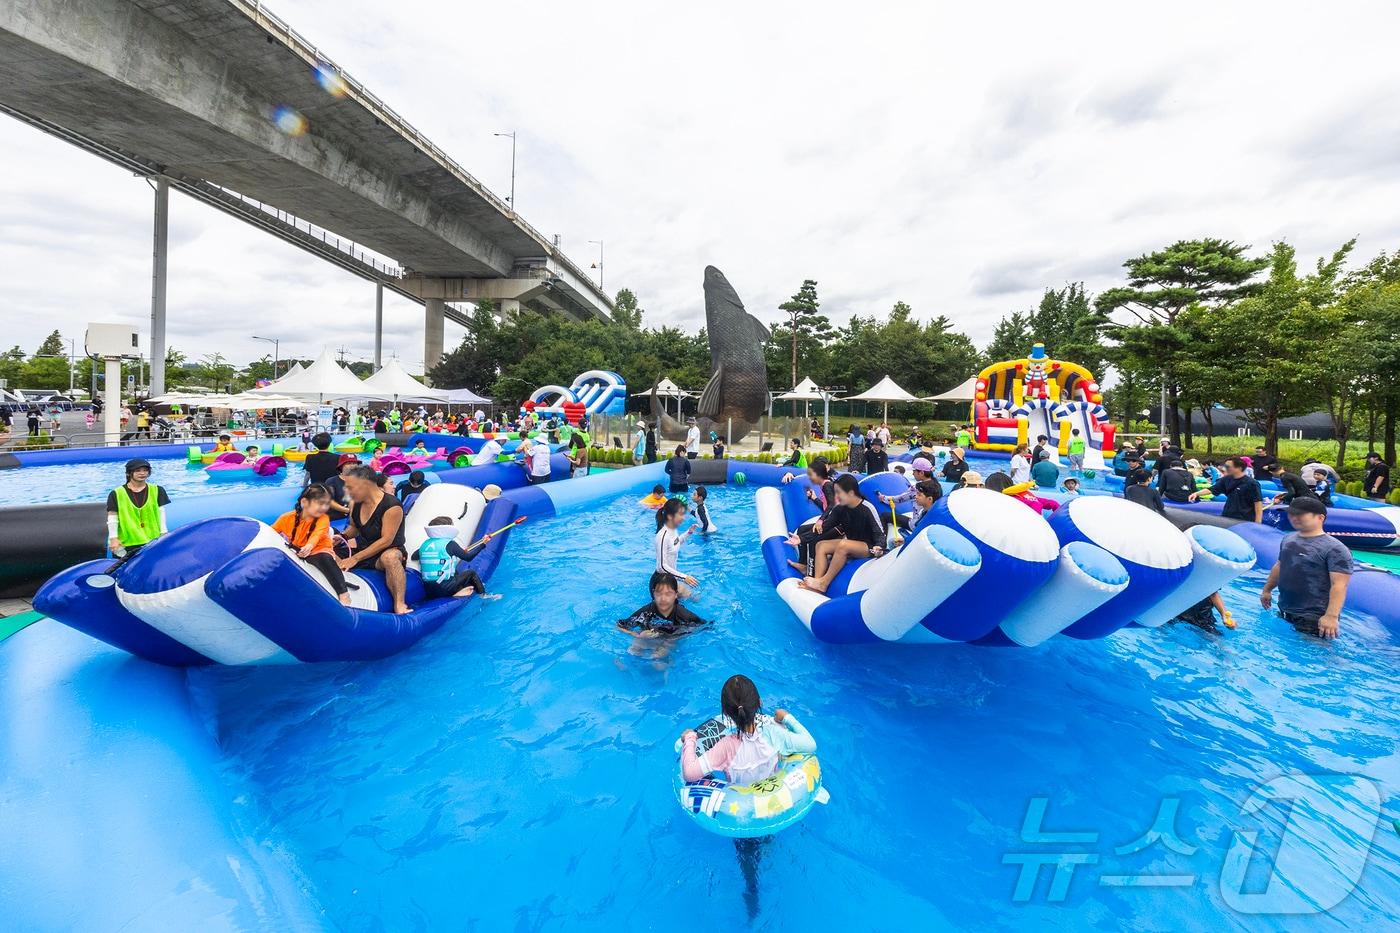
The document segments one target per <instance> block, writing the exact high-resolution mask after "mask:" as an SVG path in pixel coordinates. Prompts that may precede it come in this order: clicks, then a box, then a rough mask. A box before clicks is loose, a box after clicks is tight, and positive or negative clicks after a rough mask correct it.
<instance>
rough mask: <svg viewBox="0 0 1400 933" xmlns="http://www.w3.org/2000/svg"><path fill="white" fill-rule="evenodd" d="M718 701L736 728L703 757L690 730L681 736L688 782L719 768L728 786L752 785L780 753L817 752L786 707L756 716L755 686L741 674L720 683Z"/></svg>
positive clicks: (770, 769)
mask: <svg viewBox="0 0 1400 933" xmlns="http://www.w3.org/2000/svg"><path fill="white" fill-rule="evenodd" d="M719 705H720V709H721V710H723V711H724V715H725V716H727V717H729V720H730V721H731V722H732V723H734V726H735V731H734V732H731V733H730V734H728V735H726V736H725V737H724V738H722V739H720V740H719V741H718V742H716V743H715V744H714V745H713V746H711V747H710V750H709V751H707V752H705V753H704V754H703V755H696V754H695V742H696V738H697V737H696V734H695V730H694V729H687V730H686V731H685V732H683V733H682V734H681V745H682V748H683V751H682V752H681V775H682V776H683V777H684V778H685V779H686V780H687V781H698V780H700V779H701V778H703V777H704V776H705V775H707V774H711V773H714V772H720V773H722V774H724V776H725V778H726V779H727V780H728V781H729V782H730V783H731V784H752V783H753V782H754V781H761V780H763V779H764V778H766V777H771V776H772V775H773V772H775V771H777V770H778V763H779V762H780V761H782V759H783V756H785V755H797V754H806V755H811V754H814V753H815V752H816V750H817V740H816V739H814V738H812V734H811V733H810V732H808V731H807V730H806V728H804V727H803V725H802V723H800V722H798V721H797V717H796V716H794V715H792V714H791V713H789V712H788V711H787V710H782V709H780V710H775V711H774V712H773V716H772V717H771V718H769V717H768V716H760V715H759V713H758V710H759V705H760V704H759V697H758V688H757V687H755V686H754V685H753V681H751V680H749V679H748V678H747V677H745V676H744V675H743V674H735V675H734V676H733V677H731V678H729V679H728V680H726V681H725V682H724V689H722V690H721V691H720V694H719Z"/></svg>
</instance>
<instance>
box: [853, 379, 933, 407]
mask: <svg viewBox="0 0 1400 933" xmlns="http://www.w3.org/2000/svg"><path fill="white" fill-rule="evenodd" d="M846 401H848V402H920V401H923V399H921V398H919V397H918V396H917V395H910V394H909V393H908V392H905V391H904V390H903V389H901V388H900V387H899V383H897V382H895V381H894V380H893V379H891V378H890V377H889V376H886V377H885V378H883V379H881V380H880V381H879V382H877V383H875V384H874V385H873V386H871V387H870V388H868V389H866V390H865V391H864V392H862V393H860V394H859V395H848V396H846Z"/></svg>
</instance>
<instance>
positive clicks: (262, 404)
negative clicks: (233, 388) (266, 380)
mask: <svg viewBox="0 0 1400 933" xmlns="http://www.w3.org/2000/svg"><path fill="white" fill-rule="evenodd" d="M227 398H228V402H227V405H216V406H214V407H215V408H224V407H227V408H254V409H256V408H262V409H270V408H305V407H306V406H307V405H308V404H309V403H308V402H306V401H305V400H303V399H299V398H292V397H290V396H287V395H252V394H251V393H248V392H240V393H239V394H238V395H231V396H228V397H227Z"/></svg>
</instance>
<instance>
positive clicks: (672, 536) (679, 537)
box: [654, 499, 699, 598]
mask: <svg viewBox="0 0 1400 933" xmlns="http://www.w3.org/2000/svg"><path fill="white" fill-rule="evenodd" d="M685 515H686V505H685V500H684V499H667V500H666V504H665V505H663V506H662V507H661V508H660V509H658V510H657V512H656V537H655V539H654V541H655V543H656V570H657V571H658V572H660V573H669V574H672V575H673V576H675V578H676V579H677V580H680V581H681V597H682V598H687V597H689V596H691V595H693V593H694V587H696V586H698V585H699V583H698V581H697V580H696V579H695V578H694V577H692V576H691V575H690V574H688V573H681V571H680V569H679V568H678V567H677V566H676V560H677V558H679V557H680V552H681V545H682V544H683V543H685V539H686V538H688V537H690V535H691V532H693V531H695V526H694V525H691V526H690V528H689V529H687V530H686V531H685V532H684V533H682V532H681V531H680V527H681V522H683V521H685Z"/></svg>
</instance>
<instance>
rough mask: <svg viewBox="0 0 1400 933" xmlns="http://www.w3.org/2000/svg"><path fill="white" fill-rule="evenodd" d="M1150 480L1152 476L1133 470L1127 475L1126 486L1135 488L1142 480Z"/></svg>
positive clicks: (1142, 471) (1145, 472)
mask: <svg viewBox="0 0 1400 933" xmlns="http://www.w3.org/2000/svg"><path fill="white" fill-rule="evenodd" d="M1151 478H1152V474H1151V473H1149V472H1147V471H1146V470H1133V471H1132V472H1131V473H1129V474H1128V484H1129V485H1131V486H1136V485H1138V484H1139V483H1141V482H1142V481H1143V480H1148V479H1151Z"/></svg>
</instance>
